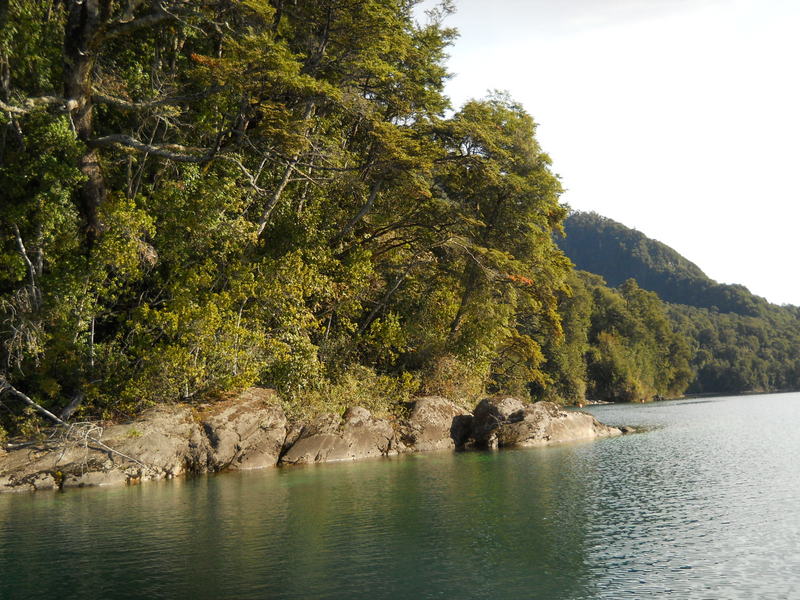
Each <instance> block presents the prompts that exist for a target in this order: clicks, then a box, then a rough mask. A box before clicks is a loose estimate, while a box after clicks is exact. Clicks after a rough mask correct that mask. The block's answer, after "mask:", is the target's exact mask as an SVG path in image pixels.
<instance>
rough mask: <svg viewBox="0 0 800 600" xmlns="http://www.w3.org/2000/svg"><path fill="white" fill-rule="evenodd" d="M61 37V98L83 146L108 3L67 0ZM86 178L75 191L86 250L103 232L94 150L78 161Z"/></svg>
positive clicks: (101, 194)
mask: <svg viewBox="0 0 800 600" xmlns="http://www.w3.org/2000/svg"><path fill="white" fill-rule="evenodd" d="M67 10H68V14H67V23H66V31H65V35H64V97H65V98H66V99H67V108H68V109H69V110H70V113H71V115H72V122H73V125H74V127H75V133H76V135H77V137H78V139H79V140H80V141H82V142H84V143H86V142H88V141H89V140H90V139H91V138H92V134H93V133H94V132H93V129H94V128H93V112H94V111H93V107H92V71H93V69H94V62H95V50H96V49H95V48H94V47H93V39H94V37H95V35H96V33H97V30H98V27H99V26H100V25H101V23H102V22H103V21H104V17H105V16H106V14H105V13H106V12H107V10H108V2H107V0H70V2H69V4H68V7H67ZM78 168H79V169H80V171H81V173H83V175H84V176H85V177H86V180H85V181H84V183H83V185H82V186H81V189H80V190H79V192H78V208H79V210H80V213H81V216H82V217H83V222H84V227H85V233H86V244H87V250H90V249H91V247H92V246H93V245H94V241H95V239H96V238H97V236H98V235H99V234H100V232H101V230H102V224H101V222H100V217H99V210H100V206H101V205H102V204H103V202H104V201H105V199H106V186H105V181H104V180H103V173H102V170H101V166H100V155H99V152H98V151H97V150H96V149H91V150H87V152H86V153H85V154H84V155H83V156H82V157H81V158H80V160H79V161H78Z"/></svg>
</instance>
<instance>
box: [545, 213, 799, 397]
mask: <svg viewBox="0 0 800 600" xmlns="http://www.w3.org/2000/svg"><path fill="white" fill-rule="evenodd" d="M565 231H566V237H565V238H563V239H560V240H558V244H559V246H560V247H561V249H562V250H563V251H564V253H565V254H566V255H567V256H568V257H569V258H570V259H571V260H572V262H573V263H575V265H576V267H577V268H578V269H581V270H585V271H589V272H591V273H594V274H596V275H600V276H601V277H603V278H604V279H605V280H606V282H608V284H609V285H610V286H612V287H621V286H624V285H625V282H626V281H627V280H629V279H635V280H636V282H637V283H638V284H639V286H641V288H643V289H646V290H649V291H652V292H655V293H656V294H657V295H658V296H659V297H660V298H661V299H662V300H663V301H665V302H666V303H667V304H666V312H667V315H668V317H669V320H670V322H671V325H672V329H673V331H674V332H675V333H677V334H679V335H680V336H682V337H683V338H684V339H686V340H687V341H688V343H689V346H690V347H691V349H692V353H693V357H692V358H691V361H690V362H691V368H692V370H693V372H694V377H693V380H692V382H691V383H690V385H689V388H688V391H689V392H690V393H739V392H768V391H779V390H797V389H800V308H799V307H796V306H777V305H775V304H770V303H769V302H767V301H766V300H765V299H764V298H761V297H759V296H756V295H754V294H752V293H750V292H749V291H748V289H747V288H746V287H744V286H741V285H726V284H720V283H717V282H716V281H714V280H712V279H711V278H709V277H708V276H707V275H706V274H705V273H703V271H702V270H701V269H700V268H699V267H698V266H697V265H695V264H694V263H692V262H691V261H689V260H687V259H686V258H684V257H683V256H681V255H680V254H679V253H678V252H676V251H675V250H673V249H672V248H670V247H669V246H667V245H665V244H662V243H661V242H658V241H656V240H653V239H650V238H648V237H647V236H645V235H644V234H642V233H641V232H639V231H636V230H634V229H630V228H628V227H626V226H624V225H622V224H620V223H617V222H616V221H613V220H611V219H607V218H605V217H602V216H600V215H598V214H596V213H581V212H576V213H573V214H571V215H570V216H569V217H568V218H567V220H566V222H565Z"/></svg>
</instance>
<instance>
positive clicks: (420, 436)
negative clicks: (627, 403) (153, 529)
mask: <svg viewBox="0 0 800 600" xmlns="http://www.w3.org/2000/svg"><path fill="white" fill-rule="evenodd" d="M629 432H630V430H628V428H617V427H609V426H607V425H603V424H602V423H600V422H599V421H597V419H595V418H594V417H593V416H592V415H590V414H588V413H583V412H577V411H565V410H563V409H561V408H560V407H559V406H557V405H556V404H553V403H550V402H536V403H533V404H530V403H524V402H522V401H520V400H518V399H516V398H511V397H494V398H486V399H484V400H482V401H481V402H480V403H479V404H478V406H477V407H476V408H475V410H474V411H472V412H471V413H470V412H467V411H465V410H464V409H463V408H461V407H459V406H458V405H457V404H455V403H454V402H452V401H450V400H447V399H446V398H441V397H437V396H428V397H423V398H417V399H416V400H415V401H414V404H413V406H412V407H411V410H410V412H409V414H408V417H407V418H405V419H383V418H378V417H375V416H374V415H372V414H371V413H370V412H369V411H368V410H367V409H365V408H363V407H358V406H355V407H351V408H349V409H347V410H346V411H345V412H344V414H342V415H337V414H333V413H329V414H323V415H320V416H318V417H316V418H314V419H311V420H309V421H308V422H305V423H290V422H289V421H288V420H287V418H286V415H285V414H284V411H283V409H282V408H281V405H280V402H279V399H278V397H277V395H276V394H275V392H274V391H272V390H268V389H263V388H251V389H248V390H246V391H244V392H243V393H241V394H239V395H238V396H236V397H234V398H230V399H228V400H225V401H221V402H217V403H214V404H211V405H208V406H207V407H205V408H203V409H199V410H198V409H196V408H193V407H190V406H187V405H176V406H163V407H157V408H153V409H150V410H148V411H145V412H144V413H143V414H142V415H141V416H140V417H139V418H138V419H136V420H135V421H133V422H131V423H129V424H125V425H114V426H111V427H108V428H107V429H105V430H103V431H101V430H93V433H92V435H91V436H88V434H84V436H83V440H81V436H80V435H72V436H70V440H69V441H64V440H63V439H62V440H58V441H49V442H42V443H36V444H30V445H25V446H23V447H16V448H14V449H11V450H6V449H2V448H0V493H2V492H15V491H35V490H60V489H67V488H75V487H85V486H103V485H124V484H128V485H132V484H137V483H140V482H143V481H148V480H156V479H165V478H171V477H176V476H180V475H187V474H195V473H197V474H199V473H216V472H220V471H225V470H240V469H262V468H267V467H274V466H282V465H299V464H310V463H322V462H334V461H348V460H359V459H363V458H371V457H381V456H393V455H398V454H406V453H413V452H429V451H436V450H462V449H471V448H475V449H486V448H503V447H531V446H544V445H549V444H557V443H563V442H572V441H578V440H591V439H595V438H601V437H610V436H616V435H622V434H623V433H629ZM89 437H91V438H92V439H93V440H100V441H101V443H100V444H98V443H95V441H91V440H90V439H89Z"/></svg>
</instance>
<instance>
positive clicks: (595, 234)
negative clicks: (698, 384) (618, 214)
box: [558, 212, 768, 316]
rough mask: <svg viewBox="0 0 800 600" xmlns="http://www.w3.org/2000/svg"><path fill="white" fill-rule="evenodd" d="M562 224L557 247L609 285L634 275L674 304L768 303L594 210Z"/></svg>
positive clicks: (748, 306)
mask: <svg viewBox="0 0 800 600" xmlns="http://www.w3.org/2000/svg"><path fill="white" fill-rule="evenodd" d="M564 228H565V231H566V234H567V235H566V237H565V238H563V239H562V240H559V242H558V243H559V246H560V247H561V249H562V250H564V252H565V253H566V254H567V255H568V256H569V257H570V259H571V260H572V261H573V262H574V263H575V265H576V266H577V267H578V268H579V269H584V270H586V271H590V272H592V273H598V274H599V275H602V276H603V278H604V279H605V280H606V281H607V282H608V284H609V285H611V286H618V285H620V284H622V283H623V282H624V281H625V280H626V279H628V278H630V277H633V278H634V279H636V281H637V282H639V285H641V286H642V287H643V288H645V289H648V290H651V291H653V292H656V293H657V294H658V295H659V296H660V297H661V298H662V299H663V300H665V301H667V302H672V303H675V304H687V305H689V306H697V307H700V308H709V309H711V310H718V311H719V312H724V313H737V314H741V315H750V316H760V315H762V314H763V312H764V310H765V309H766V307H767V304H768V303H767V301H766V300H764V299H763V298H759V297H758V296H755V295H753V294H751V293H750V292H749V291H748V290H747V288H745V287H744V286H741V285H726V284H720V283H717V282H716V281H713V280H712V279H710V278H709V277H708V276H706V274H705V273H703V271H701V270H700V268H699V267H697V265H695V264H694V263H692V262H690V261H688V260H687V259H686V258H684V257H683V256H681V255H680V254H678V253H677V252H676V251H675V250H673V249H672V248H670V247H669V246H666V245H665V244H662V243H661V242H658V241H656V240H653V239H650V238H648V237H647V236H645V235H644V234H643V233H641V232H639V231H636V230H635V229H630V228H629V227H625V226H624V225H622V224H620V223H617V222H616V221H612V220H611V219H608V218H606V217H602V216H600V215H598V214H596V213H586V212H575V213H572V214H571V215H570V216H569V217H568V218H567V219H566V221H565V223H564Z"/></svg>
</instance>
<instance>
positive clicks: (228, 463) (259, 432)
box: [192, 388, 286, 471]
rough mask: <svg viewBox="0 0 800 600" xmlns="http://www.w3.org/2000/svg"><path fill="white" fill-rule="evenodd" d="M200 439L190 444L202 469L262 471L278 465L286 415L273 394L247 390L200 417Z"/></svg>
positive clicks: (270, 391)
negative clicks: (201, 464)
mask: <svg viewBox="0 0 800 600" xmlns="http://www.w3.org/2000/svg"><path fill="white" fill-rule="evenodd" d="M199 418H200V425H201V427H202V433H203V436H202V437H200V438H199V439H198V437H197V436H195V438H194V439H193V440H192V442H193V446H194V449H195V453H196V457H197V458H196V460H197V461H198V462H200V463H202V462H203V460H204V459H205V469H203V468H200V469H198V470H208V471H221V470H223V469H232V470H238V469H263V468H265V467H274V466H275V465H277V463H278V457H279V456H280V453H281V448H282V447H283V443H284V440H285V439H286V415H285V414H284V412H283V409H282V408H281V406H280V404H279V403H278V397H277V395H276V394H275V392H274V391H273V390H267V389H263V388H250V389H248V390H245V391H244V392H242V393H241V394H239V395H238V396H236V397H234V398H231V399H229V400H226V401H223V402H218V403H215V404H212V405H210V406H209V407H207V408H206V409H205V410H203V411H202V412H201V414H200V417H199Z"/></svg>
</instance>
